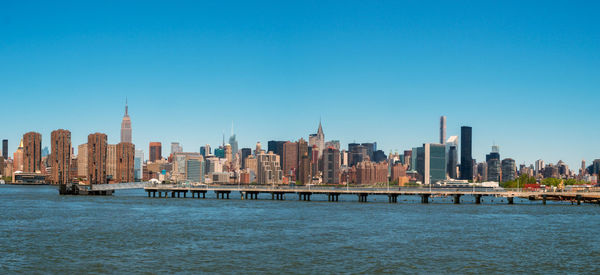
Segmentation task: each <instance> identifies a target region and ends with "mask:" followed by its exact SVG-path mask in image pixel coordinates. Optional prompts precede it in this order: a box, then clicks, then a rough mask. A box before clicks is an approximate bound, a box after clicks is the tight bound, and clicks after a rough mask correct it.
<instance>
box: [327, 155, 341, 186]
mask: <svg viewBox="0 0 600 275" xmlns="http://www.w3.org/2000/svg"><path fill="white" fill-rule="evenodd" d="M340 166H341V164H340V150H338V149H335V148H333V147H329V148H327V149H325V151H324V152H323V182H324V183H329V184H339V183H340Z"/></svg>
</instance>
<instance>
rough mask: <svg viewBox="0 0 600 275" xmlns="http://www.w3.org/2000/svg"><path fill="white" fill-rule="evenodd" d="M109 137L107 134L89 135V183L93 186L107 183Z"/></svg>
mask: <svg viewBox="0 0 600 275" xmlns="http://www.w3.org/2000/svg"><path fill="white" fill-rule="evenodd" d="M107 146H108V144H107V137H106V134H102V133H94V134H90V135H88V143H87V156H88V173H87V174H88V177H87V179H88V182H89V184H90V185H92V184H104V183H106V155H107Z"/></svg>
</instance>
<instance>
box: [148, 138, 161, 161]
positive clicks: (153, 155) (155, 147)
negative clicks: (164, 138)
mask: <svg viewBox="0 0 600 275" xmlns="http://www.w3.org/2000/svg"><path fill="white" fill-rule="evenodd" d="M149 152H150V154H149V158H150V161H151V162H155V161H157V160H160V159H162V144H161V143H160V142H150V148H149Z"/></svg>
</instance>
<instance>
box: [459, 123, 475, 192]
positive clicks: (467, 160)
mask: <svg viewBox="0 0 600 275" xmlns="http://www.w3.org/2000/svg"><path fill="white" fill-rule="evenodd" d="M460 139H461V140H460V179H462V180H473V155H472V151H471V149H472V128H471V127H469V126H462V127H460Z"/></svg>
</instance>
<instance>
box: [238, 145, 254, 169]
mask: <svg viewBox="0 0 600 275" xmlns="http://www.w3.org/2000/svg"><path fill="white" fill-rule="evenodd" d="M241 151H242V154H241V155H242V169H246V168H247V167H246V158H247V157H249V156H251V155H252V149H250V148H242V150H241Z"/></svg>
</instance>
